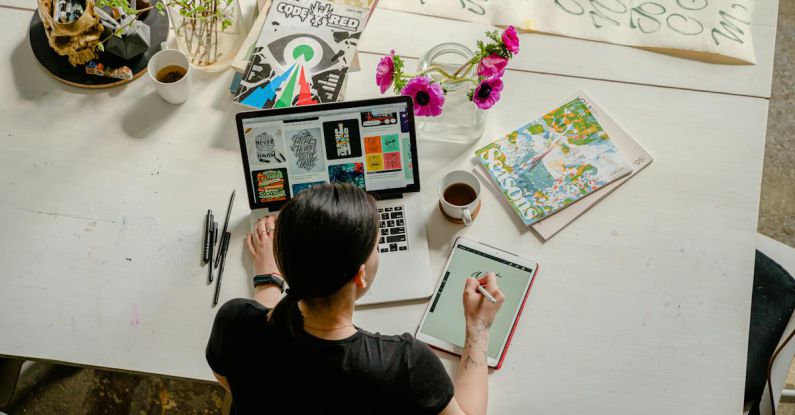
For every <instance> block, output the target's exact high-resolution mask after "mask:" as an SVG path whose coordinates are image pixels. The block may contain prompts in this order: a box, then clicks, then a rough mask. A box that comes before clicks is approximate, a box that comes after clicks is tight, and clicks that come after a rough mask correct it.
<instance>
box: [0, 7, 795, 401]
mask: <svg viewBox="0 0 795 415" xmlns="http://www.w3.org/2000/svg"><path fill="white" fill-rule="evenodd" d="M793 65H795V1H793V0H780V3H779V20H778V34H777V39H776V61H775V68H774V73H773V97H772V99H771V100H770V112H769V118H768V126H767V147H766V150H765V168H764V177H763V179H762V200H761V205H760V217H759V231H760V232H761V233H763V234H765V235H768V236H770V237H772V238H774V239H776V240H779V241H782V242H784V243H786V244H787V245H790V246H793V247H795V167H794V166H795V116H793V115H792V114H793V112H795V90H794V89H795V88H793V86H794V85H795V68H793ZM27 373H28V374H27V375H26V376H23V378H22V379H21V384H20V385H19V387H18V393H17V395H18V398H17V400H16V402H15V403H14V404H13V405H12V406H11V407H10V408H7V409H6V410H5V412H7V413H8V414H9V415H18V414H28V415H36V414H43V415H44V414H46V415H49V414H62V415H68V414H91V415H94V414H114V415H127V414H129V415H155V414H160V415H163V414H220V413H221V408H222V405H223V398H224V391H223V389H222V388H221V387H220V386H216V385H210V384H206V383H197V382H189V381H183V380H173V379H165V378H162V377H158V376H138V375H131V374H125V373H115V372H109V371H104V370H98V369H77V368H70V367H65V366H56V365H47V364H41V363H37V364H34V365H33V366H32V367H31V368H30V369H29V371H28V372H27ZM791 376H792V377H791V379H790V383H792V385H790V387H795V370H794V371H791ZM779 409H780V411H779V413H780V414H783V415H795V404H784V405H781V407H780V408H779Z"/></svg>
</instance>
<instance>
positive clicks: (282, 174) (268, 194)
mask: <svg viewBox="0 0 795 415" xmlns="http://www.w3.org/2000/svg"><path fill="white" fill-rule="evenodd" d="M251 177H252V179H254V196H255V197H256V198H257V203H272V202H283V201H286V200H287V199H288V198H289V195H288V193H287V192H288V189H289V188H290V186H289V183H288V181H287V169H269V170H259V171H253V172H251Z"/></svg>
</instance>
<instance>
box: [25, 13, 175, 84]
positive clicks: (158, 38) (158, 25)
mask: <svg viewBox="0 0 795 415" xmlns="http://www.w3.org/2000/svg"><path fill="white" fill-rule="evenodd" d="M143 22H144V23H146V24H147V25H148V26H149V29H150V33H149V44H150V47H149V49H148V50H147V51H146V52H144V53H143V54H142V55H138V56H137V57H135V58H132V59H124V58H121V57H119V56H116V55H114V54H111V53H105V52H99V57H98V58H97V59H96V61H97V62H99V63H102V64H103V65H105V67H107V68H119V67H121V66H126V67H128V68H130V70H132V73H133V79H132V80H135V79H137V78H138V77H139V76H141V75H143V74H144V72H146V66H147V65H148V64H149V59H151V58H152V56H153V55H154V54H155V53H157V52H159V51H160V44H161V43H163V42H164V41H165V40H166V38H167V36H168V16H165V15H161V14H160V13H149V15H148V16H146V19H143ZM28 38H29V40H30V48H31V49H32V50H33V55H34V56H36V60H38V61H39V64H41V66H42V68H44V69H45V70H46V71H47V72H49V73H50V74H52V76H54V77H55V78H57V79H58V80H60V81H61V82H64V83H67V84H69V85H72V86H76V87H80V88H112V87H114V86H119V85H123V84H126V83H127V82H130V81H131V80H127V79H114V78H108V77H105V76H96V75H89V74H87V73H86V69H85V65H77V66H72V64H70V63H69V59H68V58H67V57H66V56H61V55H59V54H57V53H56V52H55V51H54V50H52V48H51V47H50V44H49V43H48V41H47V35H46V34H45V33H44V25H43V24H42V22H41V19H40V18H39V13H38V12H34V13H33V17H32V18H31V19H30V28H29V29H28ZM103 39H104V37H103Z"/></svg>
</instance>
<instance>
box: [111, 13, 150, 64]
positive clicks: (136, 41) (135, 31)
mask: <svg viewBox="0 0 795 415" xmlns="http://www.w3.org/2000/svg"><path fill="white" fill-rule="evenodd" d="M131 26H132V27H131V28H130V33H129V34H126V35H123V36H122V37H117V36H111V37H110V38H108V41H107V42H105V52H107V53H112V54H114V55H116V56H118V57H120V58H122V59H132V58H134V57H136V56H138V55H141V54H143V53H144V52H146V51H147V50H148V49H149V26H147V25H146V23H143V22H141V21H138V20H136V21H135V23H133V24H132V25H131ZM106 32H107V30H106Z"/></svg>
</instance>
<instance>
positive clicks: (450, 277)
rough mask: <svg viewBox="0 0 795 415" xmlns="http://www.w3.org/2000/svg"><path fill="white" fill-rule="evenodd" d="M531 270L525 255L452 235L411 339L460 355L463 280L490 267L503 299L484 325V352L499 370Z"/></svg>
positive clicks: (535, 266) (533, 268)
mask: <svg viewBox="0 0 795 415" xmlns="http://www.w3.org/2000/svg"><path fill="white" fill-rule="evenodd" d="M536 271H538V264H536V263H535V262H533V261H531V260H529V259H526V258H522V257H519V256H517V255H514V254H512V253H510V252H506V251H503V250H501V249H497V248H494V247H492V246H489V245H486V244H482V243H479V242H475V241H472V240H469V239H465V238H458V239H457V240H456V241H455V244H454V245H453V250H452V252H451V254H450V258H448V260H447V265H445V267H444V271H443V272H442V278H440V279H439V284H438V285H437V286H436V290H435V292H434V295H433V297H432V298H431V302H430V304H429V305H428V309H427V310H426V311H425V315H424V316H423V318H422V323H420V327H419V328H418V329H417V335H416V337H417V339H419V340H421V341H423V342H425V343H426V344H428V345H430V346H433V347H435V348H437V349H441V350H444V351H447V352H450V353H454V354H457V355H459V356H460V355H461V353H462V352H463V346H464V340H465V336H466V328H465V319H464V304H463V294H464V284H465V283H466V279H467V278H471V277H479V276H481V275H484V274H486V273H487V272H494V273H495V274H497V283H498V284H499V286H500V290H502V292H503V294H504V295H505V302H504V303H503V304H502V307H501V308H500V311H498V312H497V316H496V317H495V318H494V323H493V324H492V325H491V328H490V329H489V347H488V350H487V353H486V357H487V361H488V365H489V366H490V367H493V368H495V369H499V368H500V367H501V366H502V362H503V360H504V359H505V353H506V351H507V350H508V344H509V343H510V342H511V337H512V336H513V331H514V329H515V328H516V324H517V323H518V321H519V315H520V314H521V313H522V309H523V308H524V304H525V301H526V300H527V294H528V293H529V292H530V288H531V287H532V286H533V281H534V280H535V275H536ZM484 300H485V299H484Z"/></svg>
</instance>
